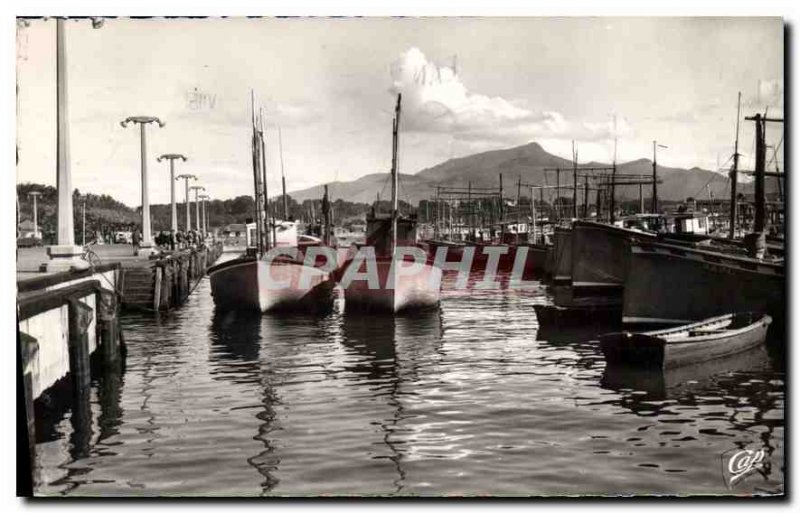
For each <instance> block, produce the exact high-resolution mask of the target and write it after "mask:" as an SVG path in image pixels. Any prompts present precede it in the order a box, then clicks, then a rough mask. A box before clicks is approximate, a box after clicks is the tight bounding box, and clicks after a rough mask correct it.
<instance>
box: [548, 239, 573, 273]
mask: <svg viewBox="0 0 800 513" xmlns="http://www.w3.org/2000/svg"><path fill="white" fill-rule="evenodd" d="M552 265H553V270H552V276H553V278H552V283H553V285H571V284H572V230H570V229H569V228H564V227H561V226H556V227H554V228H553V264H552Z"/></svg>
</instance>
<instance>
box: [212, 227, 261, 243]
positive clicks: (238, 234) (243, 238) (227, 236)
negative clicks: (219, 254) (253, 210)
mask: <svg viewBox="0 0 800 513" xmlns="http://www.w3.org/2000/svg"><path fill="white" fill-rule="evenodd" d="M253 226H255V224H254V225H253ZM220 234H221V239H222V244H223V245H225V246H241V247H243V248H246V247H247V225H246V224H244V223H231V224H229V225H226V226H223V227H222V228H221V229H220Z"/></svg>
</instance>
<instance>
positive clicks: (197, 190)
mask: <svg viewBox="0 0 800 513" xmlns="http://www.w3.org/2000/svg"><path fill="white" fill-rule="evenodd" d="M189 188H190V189H192V190H193V191H194V206H195V213H196V215H195V220H196V222H197V223H196V225H195V226H196V227H197V231H198V232H199V231H200V230H201V229H202V227H201V226H200V201H199V196H200V191H204V190H206V188H205V187H203V186H202V185H192V186H191V187H189Z"/></svg>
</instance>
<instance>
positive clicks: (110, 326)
mask: <svg viewBox="0 0 800 513" xmlns="http://www.w3.org/2000/svg"><path fill="white" fill-rule="evenodd" d="M96 304H97V327H98V333H99V335H100V336H99V338H98V340H100V343H101V349H102V354H103V363H104V369H105V371H111V370H116V369H117V368H118V367H119V365H120V347H119V319H118V317H117V313H118V310H119V305H118V303H117V299H116V295H115V294H113V293H110V292H101V293H99V294H98V295H97V303H96Z"/></svg>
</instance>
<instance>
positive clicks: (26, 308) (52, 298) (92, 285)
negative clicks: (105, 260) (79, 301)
mask: <svg viewBox="0 0 800 513" xmlns="http://www.w3.org/2000/svg"><path fill="white" fill-rule="evenodd" d="M103 293H108V294H110V293H111V291H108V290H106V289H104V288H103V287H102V286H101V285H100V280H87V281H82V282H80V283H76V284H75V285H70V286H67V287H62V288H58V289H54V290H43V291H39V292H32V293H30V294H28V295H26V296H24V297H22V298H20V299H19V300H18V301H17V308H18V312H19V320H20V321H23V320H25V319H29V318H31V317H33V316H34V315H38V314H40V313H43V312H46V311H48V310H53V309H55V308H60V307H61V306H63V305H65V304H67V303H68V302H69V301H70V300H71V299H75V298H81V297H85V296H87V295H89V294H103Z"/></svg>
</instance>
